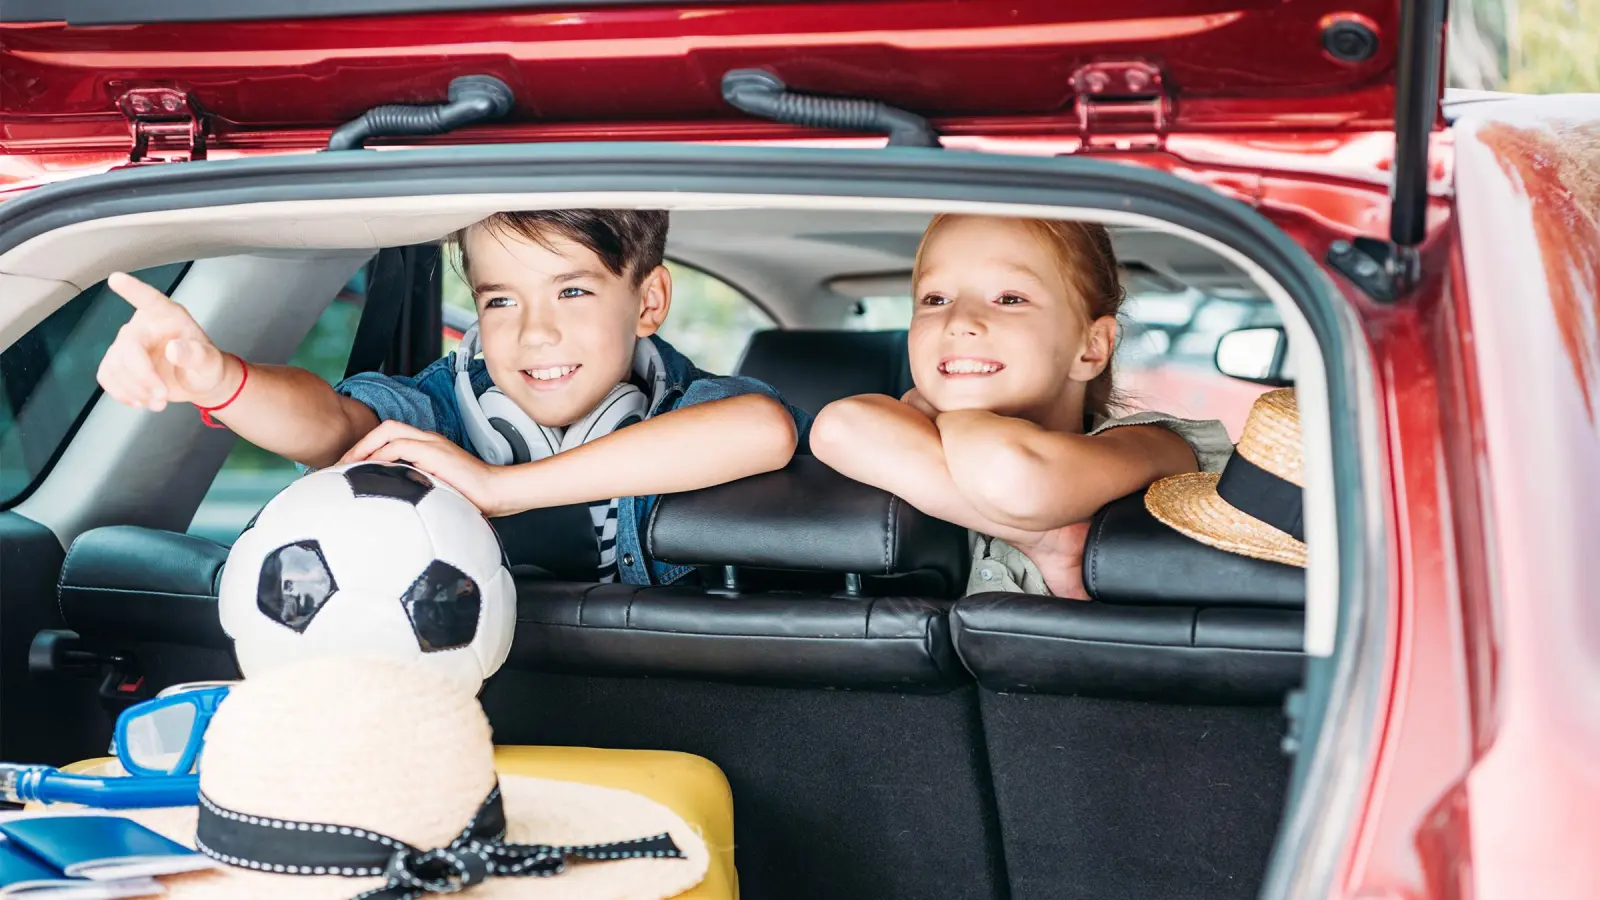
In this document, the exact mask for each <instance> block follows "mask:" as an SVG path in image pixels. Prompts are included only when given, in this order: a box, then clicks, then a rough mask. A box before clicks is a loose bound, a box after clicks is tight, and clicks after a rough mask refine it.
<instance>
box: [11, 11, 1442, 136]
mask: <svg viewBox="0 0 1600 900" xmlns="http://www.w3.org/2000/svg"><path fill="white" fill-rule="evenodd" d="M1403 5H1404V4H1402V3H1401V2H1399V0H1355V2H1349V3H1338V4H1334V3H1322V2H1282V0H1127V2H1122V3H1115V4H1101V3H1063V2H1057V0H1021V2H1016V3H950V2H944V0H937V2H936V0H889V2H798V3H797V2H726V3H721V4H698V3H696V4H690V3H671V2H639V3H633V4H622V3H614V2H608V0H588V2H585V0H567V2H562V3H537V2H535V3H515V4H509V3H495V2H478V0H454V2H452V0H433V2H429V0H414V2H412V0H377V2H366V0H306V2H287V0H283V2H243V0H210V2H206V0H127V2H118V3H109V2H102V0H9V2H7V3H6V5H5V8H4V10H3V11H0V24H3V26H4V27H3V30H0V38H3V40H0V46H3V57H0V58H3V61H4V66H3V72H4V76H3V77H4V81H3V83H0V151H4V152H6V153H35V152H86V151H94V152H106V151H122V152H126V151H127V150H128V149H129V148H130V146H131V143H132V140H131V138H136V137H137V135H138V132H139V130H140V129H144V130H146V131H151V130H161V131H162V133H163V134H171V135H176V134H177V132H176V130H175V129H172V128H170V127H169V125H170V124H171V123H178V122H182V121H184V120H186V119H189V118H192V119H193V120H194V123H195V125H194V130H193V133H194V134H195V135H196V137H195V146H194V148H193V149H194V151H195V152H197V153H198V152H205V151H206V150H207V149H215V148H228V149H239V150H244V149H251V148H277V149H307V150H308V149H316V148H320V147H322V146H323V145H324V144H325V143H326V141H327V135H328V133H329V132H330V131H331V130H332V129H333V128H335V127H337V126H338V125H340V124H342V123H344V122H347V121H350V120H351V119H353V118H355V117H356V116H358V115H360V114H361V113H362V112H364V111H365V110H367V109H370V108H372V107H375V106H379V105H383V104H392V103H419V104H420V103H436V102H439V101H441V100H443V99H444V98H443V92H444V89H445V85H446V83H447V82H448V81H449V80H450V78H451V77H453V76H457V75H492V76H495V77H497V78H499V79H501V80H502V81H504V82H505V83H506V84H507V85H509V86H510V88H511V90H512V92H513V94H514V95H515V98H516V100H515V105H514V108H513V109H512V110H511V111H510V113H509V114H508V115H506V116H505V117H504V118H503V119H501V120H499V121H498V122H496V123H495V124H493V125H486V126H484V127H482V128H475V129H470V130H466V131H461V132H457V133H456V134H454V135H452V136H451V137H450V138H449V140H452V141H470V142H486V141H531V140H595V139H619V138H624V139H676V140H707V139H739V138H747V139H771V138H776V137H783V136H794V135H795V134H796V132H795V130H794V129H793V128H792V127H790V128H781V127H776V126H773V125H771V124H770V123H769V124H756V123H752V122H751V120H750V119H749V117H747V116H745V115H741V114H740V112H739V111H738V110H737V109H734V108H732V107H731V106H730V105H729V103H727V102H726V101H725V100H724V96H723V78H724V75H725V74H726V73H727V72H729V71H734V70H741V69H752V68H755V69H762V70H765V71H767V72H768V73H771V74H772V75H775V76H777V77H778V78H779V79H781V80H782V81H783V82H784V83H785V84H787V86H788V87H789V89H790V90H793V91H795V92H799V93H803V94H820V95H831V96H837V97H859V98H867V99H871V100H874V101H878V102H881V103H884V104H888V105H889V106H892V107H897V108H900V109H903V110H906V111H909V112H911V113H914V114H916V115H919V116H922V117H925V118H928V119H931V120H932V121H933V123H934V125H935V127H936V128H937V129H938V130H939V132H940V133H941V134H945V135H950V136H959V135H985V136H994V135H1034V136H1053V137H1061V136H1077V137H1080V138H1083V139H1084V140H1086V141H1088V142H1090V143H1096V142H1099V141H1101V140H1105V141H1109V142H1112V143H1114V144H1116V145H1118V146H1121V147H1124V148H1127V147H1130V146H1139V145H1144V146H1158V145H1159V144H1160V143H1161V142H1162V140H1163V138H1164V136H1166V135H1170V134H1177V133H1218V132H1236V133H1249V132H1257V133H1260V132H1266V133H1279V134H1284V135H1289V134H1294V135H1308V134H1313V133H1321V134H1326V133H1328V132H1353V131H1371V130H1386V129H1388V128H1390V127H1391V126H1392V124H1393V122H1394V115H1395V112H1396V82H1397V78H1400V77H1401V76H1402V75H1403V74H1404V72H1403V66H1404V63H1405V54H1404V53H1403V52H1402V44H1401V40H1400V34H1401V28H1402V23H1401V16H1402V6H1403ZM1412 5H1413V6H1417V4H1412ZM1434 27H1435V28H1437V23H1435V26H1434ZM1433 39H1434V40H1437V33H1436V34H1435V35H1434V36H1433ZM1433 83H1434V85H1435V94H1434V97H1433V98H1431V99H1433V100H1434V101H1436V100H1437V79H1434V82H1433ZM151 89H159V90H163V91H168V92H170V94H169V95H165V96H156V97H154V98H150V97H145V98H142V100H143V102H137V103H136V102H135V101H134V98H133V97H131V96H130V94H131V92H136V91H141V90H151ZM1435 109H1436V106H1435ZM1430 124H1431V123H1430ZM130 129H131V130H132V132H133V133H132V135H130ZM842 133H843V132H842ZM804 135H805V136H806V137H815V134H814V132H805V133H804ZM183 136H184V137H185V139H186V138H187V133H185V134H184V135H183ZM184 149H188V148H184Z"/></svg>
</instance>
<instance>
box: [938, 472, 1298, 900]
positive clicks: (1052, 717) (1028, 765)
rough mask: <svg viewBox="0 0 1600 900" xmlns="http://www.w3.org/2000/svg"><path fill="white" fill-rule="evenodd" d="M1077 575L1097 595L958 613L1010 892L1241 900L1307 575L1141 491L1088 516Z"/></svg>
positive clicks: (956, 624) (1279, 771)
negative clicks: (1236, 544)
mask: <svg viewBox="0 0 1600 900" xmlns="http://www.w3.org/2000/svg"><path fill="white" fill-rule="evenodd" d="M1084 572H1085V585H1086V587H1090V592H1091V594H1092V596H1093V597H1094V598H1095V599H1094V600H1093V601H1090V602H1071V601H1063V600H1059V599H1056V598H1047V597H1031V596H1022V595H1015V594H980V595H976V596H970V597H964V598H962V599H961V600H960V601H958V602H957V603H956V605H955V607H954V609H953V610H952V611H951V633H952V636H953V638H954V641H955V645H956V652H957V653H958V654H959V655H960V657H961V661H962V663H963V665H964V666H965V667H966V668H967V669H968V670H969V671H971V672H972V673H973V675H974V676H975V677H976V678H977V680H978V683H979V685H980V686H981V690H980V692H979V706H980V708H981V709H982V711H983V720H984V740H985V746H986V750H987V754H988V758H989V764H990V767H991V769H992V770H993V772H994V785H995V800H996V804H997V806H998V809H999V816H1000V822H1001V829H1002V833H1003V834H1005V835H1006V841H1005V854H1006V869H1007V880H1008V883H1009V885H1010V889H1011V897H1012V898H1014V900H1031V898H1046V897H1050V898H1055V897H1082V898H1090V897H1123V896H1129V897H1141V896H1149V897H1178V898H1196V900H1198V898H1219V897H1220V898H1238V900H1246V898H1253V897H1254V896H1255V895H1256V891H1257V889H1258V888H1259V887H1260V883H1261V879H1262V876H1263V875H1264V874H1265V870H1266V864H1267V857H1268V854H1269V853H1270V852H1271V848H1272V842H1273V840H1274V838H1275V836H1276V833H1277V825H1278V820H1279V816H1280V813H1281V810H1282V806H1283V802H1284V798H1285V796H1286V791H1287V783H1288V772H1289V762H1288V759H1287V758H1286V757H1285V756H1284V754H1283V753H1282V751H1281V749H1280V745H1281V739H1282V732H1283V714H1282V703H1283V700H1284V697H1285V695H1286V694H1287V693H1288V692H1289V691H1290V690H1292V689H1293V688H1294V687H1295V686H1296V685H1298V684H1299V683H1300V679H1301V674H1302V671H1303V668H1304V656H1303V654H1302V653H1301V646H1302V641H1303V631H1304V628H1305V612H1304V605H1305V574H1304V572H1303V571H1302V570H1299V569H1293V568H1291V567H1288V566H1283V565H1279V564H1277V563H1265V562H1260V561H1258V560H1253V559H1248V558H1246V557H1242V556H1237V555H1234V554H1230V553H1225V552H1223V551H1221V550H1217V549H1214V548H1212V547H1208V546H1206V545H1204V544H1201V543H1198V542H1196V541H1192V540H1190V539H1188V538H1187V537H1184V536H1182V535H1180V534H1178V533H1177V532H1175V531H1172V530H1171V529H1169V528H1167V527H1166V526H1165V525H1162V524H1161V523H1160V522H1159V521H1157V520H1155V519H1154V518H1153V517H1152V516H1150V514H1149V512H1148V511H1147V510H1146V509H1145V507H1144V498H1143V495H1142V493H1141V494H1136V495H1133V496H1131V497H1126V498H1123V499H1122V500H1118V501H1116V502H1115V503H1112V504H1109V505H1107V506H1106V507H1105V508H1104V509H1102V510H1100V512H1099V513H1098V514H1097V515H1096V516H1095V518H1094V520H1093V522H1092V523H1091V527H1090V537H1089V540H1088V543H1087V544H1086V546H1085V548H1084ZM1091 586H1092V587H1091ZM1051 835H1062V836H1070V837H1063V839H1062V842H1061V844H1060V845H1059V846H1054V847H1053V846H1050V845H1049V844H1048V842H1047V841H1048V837H1049V836H1051ZM1013 837H1015V838H1016V839H1015V840H1013ZM1068 847H1070V851H1068V850H1066V849H1065V848H1068ZM1064 886H1067V887H1065V888H1064Z"/></svg>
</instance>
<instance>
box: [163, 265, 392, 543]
mask: <svg viewBox="0 0 1600 900" xmlns="http://www.w3.org/2000/svg"><path fill="white" fill-rule="evenodd" d="M368 268H369V267H363V268H362V269H361V270H360V271H358V272H356V274H355V275H354V276H352V277H351V279H350V281H349V282H347V283H346V284H345V286H344V288H342V289H341V290H340V291H339V294H338V296H336V297H334V299H333V302H331V303H329V304H328V307H327V309H324V310H323V311H322V315H321V317H319V318H318V319H317V323H316V324H315V325H313V326H312V328H311V331H310V333H308V334H307V335H306V338H305V340H304V341H302V342H301V343H300V347H299V349H297V350H296V351H295V353H294V356H293V357H291V358H290V359H289V365H292V366H299V367H300V368H302V369H306V370H308V371H311V372H315V373H316V374H318V375H320V376H322V378H324V379H325V380H326V381H327V382H328V383H329V384H335V383H337V382H338V381H339V380H340V379H342V378H343V377H344V367H345V363H346V362H347V361H348V360H349V357H350V346H351V344H353V343H354V342H355V337H356V324H357V323H358V322H359V321H360V319H361V305H362V302H363V301H364V300H365V299H366V290H367V269H368ZM299 474H300V470H299V468H298V467H296V466H295V464H294V463H293V462H291V461H290V460H288V459H285V458H284V457H281V456H279V455H277V454H276V453H270V452H268V451H266V450H263V449H261V448H260V447H257V446H256V445H254V444H252V443H250V442H249V441H235V442H234V445H233V450H231V451H230V452H229V453H228V458H227V460H226V461H224V462H223V464H222V468H221V469H220V470H219V471H218V472H217V477H216V480H215V481H213V482H211V489H210V490H209V491H207V492H206V496H205V499H204V500H202V501H201V503H200V507H199V508H198V509H196V510H195V514H194V519H193V520H192V521H191V522H190V523H189V533H190V534H193V535H198V536H200V537H204V538H209V539H211V540H214V541H217V542H218V543H223V544H230V543H232V542H233V540H234V539H235V538H237V537H238V536H239V532H241V531H243V530H244V526H245V523H246V522H248V521H250V517H251V516H254V515H255V514H256V511H257V510H259V509H261V507H262V506H265V505H266V503H267V501H268V500H271V499H272V497H273V496H274V495H275V494H277V493H278V492H279V491H281V490H283V489H284V488H285V487H287V486H288V485H289V482H291V481H293V480H294V479H295V478H296V477H298V476H299Z"/></svg>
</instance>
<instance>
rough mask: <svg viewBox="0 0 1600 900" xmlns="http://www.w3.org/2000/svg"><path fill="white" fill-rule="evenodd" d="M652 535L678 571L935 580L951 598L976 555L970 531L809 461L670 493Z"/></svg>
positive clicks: (651, 525)
mask: <svg viewBox="0 0 1600 900" xmlns="http://www.w3.org/2000/svg"><path fill="white" fill-rule="evenodd" d="M646 528H647V538H646V540H647V541H648V544H647V548H648V550H649V552H650V555H651V556H652V557H654V558H655V559H657V560H660V561H662V562H667V563H673V564H675V565H692V566H743V567H749V568H753V569H780V570H791V571H810V572H831V573H837V574H839V575H841V576H842V575H861V576H906V575H912V574H917V575H920V576H925V575H929V574H931V575H933V576H935V577H936V579H937V585H936V588H938V593H939V594H941V595H944V596H950V595H954V594H956V593H959V592H960V590H961V589H962V588H963V587H964V586H965V584H966V578H967V568H968V566H969V563H970V554H971V551H970V550H969V549H968V543H967V532H966V530H965V529H963V528H961V527H960V526H958V525H952V524H950V523H949V522H945V521H942V520H940V519H935V518H933V517H931V516H927V515H923V514H922V513H921V512H918V511H917V510H916V509H914V508H912V507H911V506H910V505H909V504H907V503H906V502H905V501H903V500H901V499H899V498H898V497H895V496H893V495H892V494H889V493H886V492H884V491H881V490H878V489H877V488H874V487H869V486H868V485H864V484H861V483H860V482H857V481H852V480H851V479H849V478H846V477H845V476H843V475H840V474H839V473H838V472H835V471H834V470H833V469H830V468H828V467H827V466H826V465H824V464H823V463H821V462H818V461H817V460H816V459H814V458H812V457H808V456H797V457H795V458H794V460H793V461H791V462H790V463H789V465H788V466H787V467H786V468H783V469H780V470H778V471H776V472H768V473H766V474H764V475H756V476H753V477H750V478H744V479H740V480H739V481H733V482H729V483H727V484H722V485H718V486H716V487H711V488H705V489H703V490H698V491H690V492H687V493H682V494H666V495H663V496H662V497H661V499H659V500H658V501H656V504H655V507H654V508H653V509H652V510H651V512H650V519H649V521H648V523H647V524H646Z"/></svg>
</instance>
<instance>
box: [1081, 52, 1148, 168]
mask: <svg viewBox="0 0 1600 900" xmlns="http://www.w3.org/2000/svg"><path fill="white" fill-rule="evenodd" d="M1072 90H1073V107H1074V108H1075V109H1076V110H1077V113H1078V135H1079V137H1081V138H1082V139H1083V149H1084V150H1159V149H1161V147H1162V145H1163V144H1164V143H1165V141H1166V136H1167V123H1168V122H1170V121H1172V98H1171V97H1170V96H1168V94H1167V89H1166V79H1165V78H1163V77H1162V74H1161V69H1160V68H1159V67H1157V66H1155V65H1152V64H1151V63H1148V62H1145V61H1143V60H1108V61H1103V62H1094V63H1089V64H1088V65H1086V66H1083V67H1082V68H1080V69H1078V71H1076V72H1074V73H1072Z"/></svg>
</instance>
